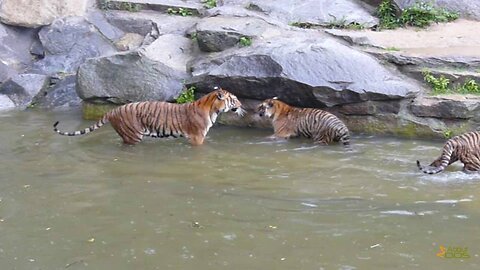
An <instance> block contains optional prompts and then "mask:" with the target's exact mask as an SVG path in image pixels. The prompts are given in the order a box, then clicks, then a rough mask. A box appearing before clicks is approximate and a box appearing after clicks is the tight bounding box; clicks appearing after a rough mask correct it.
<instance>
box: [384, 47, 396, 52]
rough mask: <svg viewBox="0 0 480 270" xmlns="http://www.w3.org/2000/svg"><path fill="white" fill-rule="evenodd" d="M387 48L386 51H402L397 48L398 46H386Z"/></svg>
mask: <svg viewBox="0 0 480 270" xmlns="http://www.w3.org/2000/svg"><path fill="white" fill-rule="evenodd" d="M385 50H386V51H391V52H398V51H400V49H399V48H397V47H387V48H385Z"/></svg>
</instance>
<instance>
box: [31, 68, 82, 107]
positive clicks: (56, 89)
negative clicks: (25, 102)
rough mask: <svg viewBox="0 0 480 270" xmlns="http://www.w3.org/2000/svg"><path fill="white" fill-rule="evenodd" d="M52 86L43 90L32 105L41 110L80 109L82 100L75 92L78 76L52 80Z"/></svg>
mask: <svg viewBox="0 0 480 270" xmlns="http://www.w3.org/2000/svg"><path fill="white" fill-rule="evenodd" d="M50 84H51V85H50V86H49V87H48V88H45V89H42V91H40V92H39V93H38V94H37V95H36V96H35V97H34V98H33V100H32V102H31V105H32V106H35V107H39V108H48V109H53V108H58V107H79V106H80V105H81V102H82V100H81V99H80V97H79V96H78V95H77V92H76V90H75V85H76V76H75V75H70V76H67V77H65V78H52V79H51V80H50Z"/></svg>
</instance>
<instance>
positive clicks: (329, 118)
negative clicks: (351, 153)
mask: <svg viewBox="0 0 480 270" xmlns="http://www.w3.org/2000/svg"><path fill="white" fill-rule="evenodd" d="M257 112H258V114H259V115H260V116H261V117H263V116H266V117H269V118H272V124H273V129H274V135H273V136H272V137H278V138H285V139H288V138H290V137H296V136H304V137H307V138H311V139H313V140H314V141H315V143H319V144H329V143H331V142H338V141H340V142H341V143H342V144H343V145H344V146H345V147H347V148H349V146H350V135H349V134H350V133H349V131H348V128H347V127H346V126H345V124H344V123H343V122H342V121H341V120H340V119H338V118H337V117H336V116H335V115H333V114H331V113H329V112H326V111H322V110H320V109H313V108H297V107H293V106H290V105H288V104H286V103H284V102H282V101H280V100H278V98H276V97H275V98H272V99H266V100H264V101H263V102H262V103H261V104H260V105H259V106H258V107H257Z"/></svg>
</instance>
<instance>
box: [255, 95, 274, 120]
mask: <svg viewBox="0 0 480 270" xmlns="http://www.w3.org/2000/svg"><path fill="white" fill-rule="evenodd" d="M276 103H278V100H277V98H276V97H274V98H272V99H266V100H264V101H263V102H262V103H260V105H258V107H257V113H258V115H259V116H260V117H263V116H265V117H268V118H271V117H273V115H274V114H275V111H276V106H275V104H276Z"/></svg>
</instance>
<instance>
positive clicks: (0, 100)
mask: <svg viewBox="0 0 480 270" xmlns="http://www.w3.org/2000/svg"><path fill="white" fill-rule="evenodd" d="M13 108H15V103H13V101H12V100H11V99H10V98H9V97H8V96H7V95H2V94H0V111H1V110H8V109H13Z"/></svg>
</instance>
